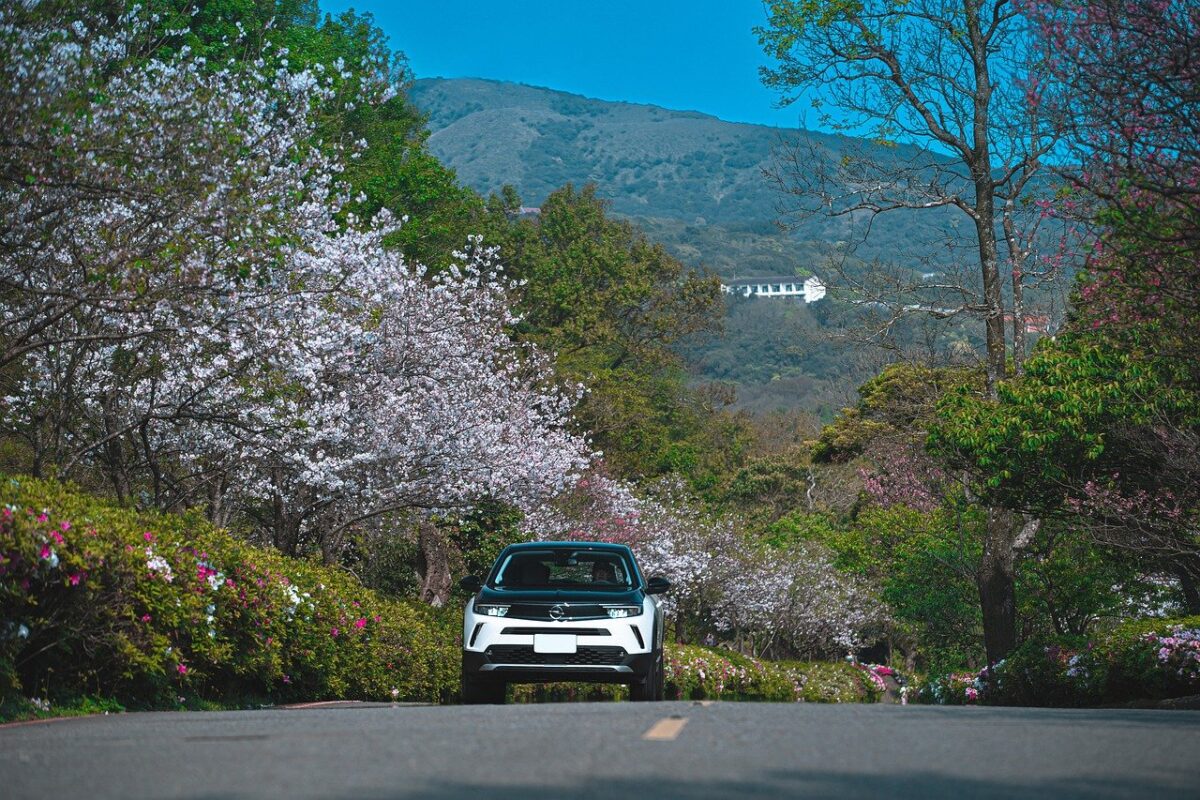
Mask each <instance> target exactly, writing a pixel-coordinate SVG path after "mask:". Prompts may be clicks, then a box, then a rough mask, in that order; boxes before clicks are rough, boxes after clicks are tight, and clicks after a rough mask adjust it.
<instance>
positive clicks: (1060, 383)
mask: <svg viewBox="0 0 1200 800" xmlns="http://www.w3.org/2000/svg"><path fill="white" fill-rule="evenodd" d="M1167 420H1176V421H1178V422H1179V423H1180V424H1183V425H1191V426H1196V425H1200V393H1197V392H1196V391H1195V387H1194V385H1193V384H1192V383H1191V382H1190V379H1189V377H1188V375H1187V371H1186V366H1185V365H1184V364H1183V363H1181V362H1177V361H1172V360H1167V359H1158V358H1154V357H1152V356H1150V355H1149V354H1147V353H1141V352H1137V351H1130V350H1128V349H1126V348H1124V347H1121V348H1118V347H1114V346H1113V343H1111V342H1106V341H1105V340H1104V339H1102V338H1099V337H1092V336H1086V335H1082V336H1067V337H1062V338H1061V339H1058V340H1042V342H1041V343H1039V346H1038V348H1037V349H1036V351H1035V353H1034V354H1033V356H1032V357H1031V358H1030V359H1029V360H1028V362H1026V365H1025V376H1024V377H1023V378H1021V379H1018V380H1013V381H1008V382H1006V383H1004V384H1001V386H1000V387H999V400H998V401H996V402H993V401H989V400H987V399H985V398H982V397H980V396H979V395H978V394H976V393H973V392H971V391H970V390H969V389H966V388H963V389H959V390H956V391H953V392H949V393H947V394H946V396H945V398H944V399H943V400H942V401H941V403H940V404H939V406H938V420H937V424H936V425H935V426H934V427H933V428H932V430H931V432H930V437H929V445H930V447H931V449H932V450H933V451H934V452H936V453H939V454H942V455H944V456H946V457H949V458H954V459H957V460H959V461H960V462H961V463H963V464H965V465H966V466H969V467H970V468H971V469H972V470H973V471H975V473H976V474H977V475H979V476H980V483H981V486H980V490H981V491H983V492H985V493H986V495H987V496H988V497H989V498H991V499H994V500H998V501H1003V502H1008V503H1010V504H1019V507H1025V508H1028V507H1030V506H1031V505H1032V506H1036V507H1041V508H1044V509H1054V508H1055V507H1056V506H1057V505H1058V504H1059V503H1060V502H1061V500H1062V498H1063V494H1064V487H1069V486H1072V485H1074V486H1078V485H1079V484H1081V483H1083V482H1084V481H1085V480H1086V479H1087V478H1088V476H1089V475H1091V476H1094V475H1103V474H1105V473H1109V474H1111V472H1112V471H1114V470H1119V469H1120V468H1121V467H1122V466H1125V465H1126V464H1125V463H1124V460H1125V459H1126V458H1127V457H1129V456H1130V455H1132V454H1130V453H1127V452H1126V453H1121V452H1116V453H1114V452H1110V451H1108V449H1107V441H1108V437H1107V436H1106V433H1107V432H1108V431H1111V430H1112V429H1114V428H1116V427H1119V426H1128V425H1149V424H1152V423H1159V424H1161V423H1162V422H1164V421H1167ZM1128 466H1134V465H1128Z"/></svg>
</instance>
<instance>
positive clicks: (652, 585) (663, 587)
mask: <svg viewBox="0 0 1200 800" xmlns="http://www.w3.org/2000/svg"><path fill="white" fill-rule="evenodd" d="M669 591H671V582H670V581H669V580H667V579H666V578H651V579H650V580H648V581H646V594H666V593H667V592H669Z"/></svg>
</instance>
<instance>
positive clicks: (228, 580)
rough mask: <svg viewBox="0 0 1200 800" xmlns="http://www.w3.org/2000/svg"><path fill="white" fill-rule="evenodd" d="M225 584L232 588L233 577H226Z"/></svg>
mask: <svg viewBox="0 0 1200 800" xmlns="http://www.w3.org/2000/svg"><path fill="white" fill-rule="evenodd" d="M225 585H226V586H228V587H229V588H231V589H232V588H233V578H226V579H225Z"/></svg>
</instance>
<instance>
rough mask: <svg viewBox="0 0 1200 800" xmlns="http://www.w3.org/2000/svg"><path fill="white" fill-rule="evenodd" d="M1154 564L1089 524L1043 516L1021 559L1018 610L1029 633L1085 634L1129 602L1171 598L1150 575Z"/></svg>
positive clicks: (1126, 609)
mask: <svg viewBox="0 0 1200 800" xmlns="http://www.w3.org/2000/svg"><path fill="white" fill-rule="evenodd" d="M1152 567H1153V564H1152V563H1150V562H1148V561H1147V559H1144V558H1139V557H1138V556H1137V554H1136V553H1131V552H1130V551H1128V550H1124V549H1115V548H1113V547H1109V546H1105V545H1103V544H1100V543H1097V542H1096V541H1095V540H1094V537H1092V536H1090V535H1089V534H1088V532H1087V531H1086V529H1085V528H1083V527H1082V526H1079V525H1077V524H1072V523H1070V522H1067V523H1063V522H1060V521H1058V520H1054V519H1047V520H1044V521H1043V523H1042V526H1041V528H1040V529H1039V531H1038V533H1037V535H1036V536H1035V537H1034V539H1033V541H1032V542H1030V543H1029V545H1028V546H1027V547H1026V548H1024V549H1023V550H1022V552H1021V554H1020V560H1019V561H1018V562H1017V599H1018V604H1019V608H1018V612H1019V616H1020V618H1021V619H1022V620H1024V622H1025V627H1026V628H1027V629H1028V630H1029V631H1030V633H1031V634H1035V635H1039V636H1046V635H1059V636H1069V635H1075V636H1082V635H1084V634H1087V633H1090V632H1091V631H1092V629H1093V628H1094V627H1096V626H1097V624H1099V625H1101V626H1102V625H1104V624H1111V622H1112V621H1113V620H1119V619H1122V618H1124V617H1125V616H1126V615H1128V614H1129V613H1131V608H1132V607H1136V606H1139V605H1140V606H1143V607H1163V606H1165V605H1167V604H1169V602H1170V600H1171V598H1170V597H1169V593H1168V591H1167V590H1166V589H1165V588H1164V587H1162V586H1161V585H1159V584H1157V583H1155V582H1154V581H1151V580H1148V579H1147V578H1146V575H1147V574H1150V573H1152V572H1153V569H1152Z"/></svg>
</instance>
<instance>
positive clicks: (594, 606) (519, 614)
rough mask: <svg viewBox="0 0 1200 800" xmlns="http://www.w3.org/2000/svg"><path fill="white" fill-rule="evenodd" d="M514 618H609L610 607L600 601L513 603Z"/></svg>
mask: <svg viewBox="0 0 1200 800" xmlns="http://www.w3.org/2000/svg"><path fill="white" fill-rule="evenodd" d="M508 616H509V617H510V618H513V619H536V620H545V621H548V622H549V621H559V620H579V619H608V609H606V608H605V607H604V606H602V605H599V604H598V603H580V604H571V603H513V604H512V606H511V607H510V608H509V610H508Z"/></svg>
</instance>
